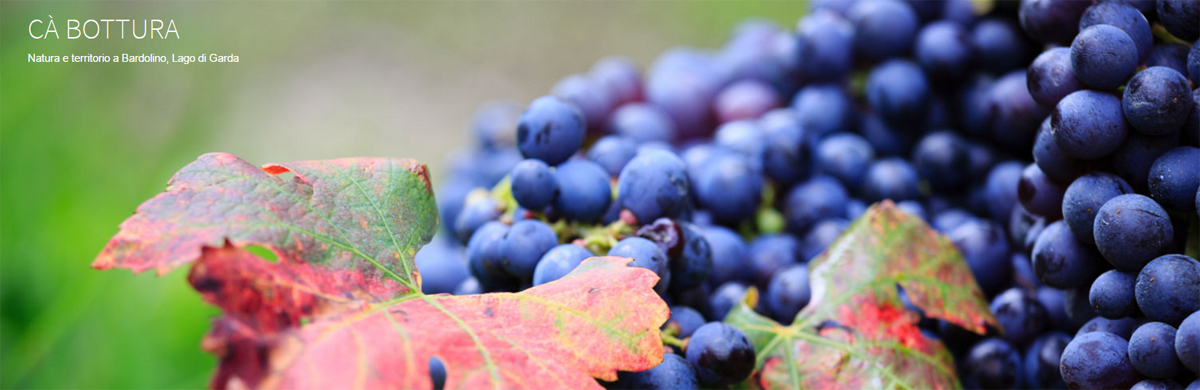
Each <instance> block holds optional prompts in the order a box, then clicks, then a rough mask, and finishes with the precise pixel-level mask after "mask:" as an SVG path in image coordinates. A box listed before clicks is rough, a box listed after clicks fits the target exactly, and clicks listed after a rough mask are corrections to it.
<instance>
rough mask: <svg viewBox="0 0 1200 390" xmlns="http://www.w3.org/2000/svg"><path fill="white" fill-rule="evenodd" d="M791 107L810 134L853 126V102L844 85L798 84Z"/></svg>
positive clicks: (816, 136) (827, 132)
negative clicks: (800, 85) (797, 90)
mask: <svg viewBox="0 0 1200 390" xmlns="http://www.w3.org/2000/svg"><path fill="white" fill-rule="evenodd" d="M792 109H793V110H795V111H796V119H797V120H798V121H799V122H800V126H801V127H802V128H804V131H806V132H809V133H810V134H809V135H810V136H811V137H814V138H818V137H822V136H824V135H825V134H829V133H832V132H835V131H839V130H847V129H851V128H853V127H854V126H853V121H854V113H855V109H854V103H853V102H852V101H851V100H850V95H849V94H848V93H847V92H846V89H845V88H843V87H841V86H839V85H836V84H810V85H808V86H805V87H804V88H801V89H800V91H799V92H796V96H794V97H793V98H792Z"/></svg>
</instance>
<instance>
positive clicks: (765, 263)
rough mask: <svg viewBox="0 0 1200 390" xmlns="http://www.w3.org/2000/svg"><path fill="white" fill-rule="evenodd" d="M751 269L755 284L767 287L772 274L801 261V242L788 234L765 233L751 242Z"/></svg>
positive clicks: (759, 286)
mask: <svg viewBox="0 0 1200 390" xmlns="http://www.w3.org/2000/svg"><path fill="white" fill-rule="evenodd" d="M749 249H750V252H749V253H750V270H751V272H753V278H752V280H753V281H754V284H755V285H757V286H758V288H759V289H765V288H766V287H767V284H769V283H771V276H773V275H775V273H776V272H779V270H781V269H783V268H784V267H787V266H789V265H792V264H797V263H800V262H801V261H800V259H799V256H800V242H799V241H797V240H796V238H795V237H793V236H791V235H787V234H764V235H760V236H758V237H757V238H755V239H754V241H753V242H751V243H750V248H749Z"/></svg>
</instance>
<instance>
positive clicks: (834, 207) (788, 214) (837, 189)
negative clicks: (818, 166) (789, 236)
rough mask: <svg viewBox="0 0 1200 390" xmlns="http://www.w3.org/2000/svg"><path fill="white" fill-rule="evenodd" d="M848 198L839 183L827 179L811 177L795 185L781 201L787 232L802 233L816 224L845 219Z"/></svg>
mask: <svg viewBox="0 0 1200 390" xmlns="http://www.w3.org/2000/svg"><path fill="white" fill-rule="evenodd" d="M847 197H848V194H847V193H846V189H845V188H844V187H842V185H841V183H839V182H838V181H837V180H835V179H834V178H832V177H829V176H814V177H812V178H811V179H809V180H808V181H806V182H804V183H801V184H799V185H796V186H795V187H793V188H792V190H791V192H789V193H788V196H787V199H786V200H785V202H784V208H783V215H784V219H785V220H786V222H787V229H788V231H790V232H793V233H794V234H797V235H799V234H804V233H805V232H807V231H808V230H809V229H810V228H812V226H813V225H815V224H816V223H817V221H820V220H822V219H825V218H829V217H841V216H844V215H845V212H846V198H847Z"/></svg>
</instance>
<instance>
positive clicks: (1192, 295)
mask: <svg viewBox="0 0 1200 390" xmlns="http://www.w3.org/2000/svg"><path fill="white" fill-rule="evenodd" d="M1135 296H1136V298H1137V304H1138V307H1139V308H1141V309H1142V313H1145V314H1146V318H1148V319H1150V320H1152V321H1159V322H1165V323H1167V324H1171V325H1176V324H1179V322H1180V321H1183V319H1184V318H1185V317H1187V316H1188V315H1189V314H1191V313H1193V312H1195V311H1197V310H1200V299H1197V297H1200V262H1197V261H1196V259H1193V258H1190V257H1187V256H1184V255H1166V256H1162V257H1159V258H1157V259H1154V260H1153V261H1151V262H1150V263H1148V264H1146V267H1145V268H1142V272H1141V273H1139V274H1138V275H1137V286H1136V290H1135Z"/></svg>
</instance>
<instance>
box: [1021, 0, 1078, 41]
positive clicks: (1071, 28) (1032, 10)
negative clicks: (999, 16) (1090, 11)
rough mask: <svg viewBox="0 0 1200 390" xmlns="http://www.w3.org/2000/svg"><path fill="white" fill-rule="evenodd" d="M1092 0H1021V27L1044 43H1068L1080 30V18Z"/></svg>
mask: <svg viewBox="0 0 1200 390" xmlns="http://www.w3.org/2000/svg"><path fill="white" fill-rule="evenodd" d="M1091 4H1092V3H1091V2H1090V1H1075V0H1021V8H1020V14H1019V17H1020V20H1021V28H1024V29H1025V33H1026V34H1029V36H1030V37H1033V39H1035V40H1037V41H1039V42H1042V43H1051V44H1058V45H1064V46H1065V45H1068V44H1070V43H1071V39H1072V38H1074V37H1075V34H1076V33H1078V32H1079V19H1080V18H1081V17H1082V16H1083V12H1084V11H1085V10H1087V7H1088V6H1089V5H1091Z"/></svg>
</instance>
